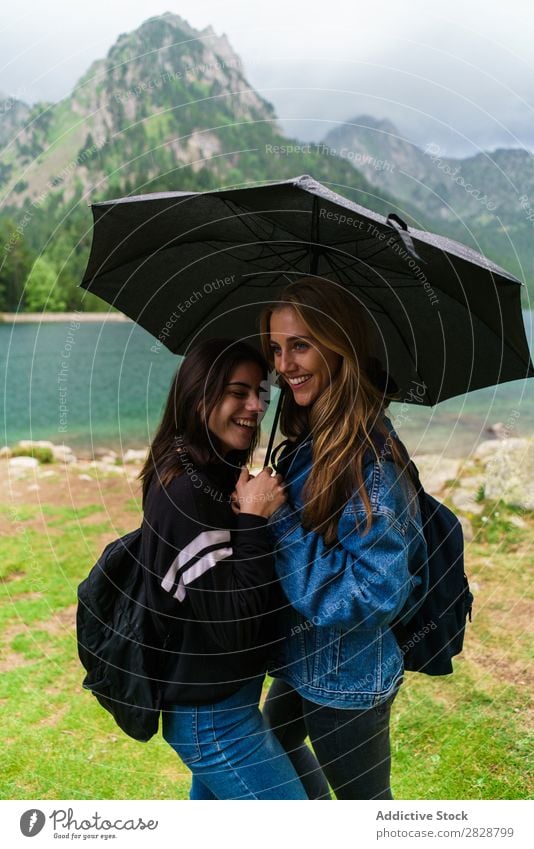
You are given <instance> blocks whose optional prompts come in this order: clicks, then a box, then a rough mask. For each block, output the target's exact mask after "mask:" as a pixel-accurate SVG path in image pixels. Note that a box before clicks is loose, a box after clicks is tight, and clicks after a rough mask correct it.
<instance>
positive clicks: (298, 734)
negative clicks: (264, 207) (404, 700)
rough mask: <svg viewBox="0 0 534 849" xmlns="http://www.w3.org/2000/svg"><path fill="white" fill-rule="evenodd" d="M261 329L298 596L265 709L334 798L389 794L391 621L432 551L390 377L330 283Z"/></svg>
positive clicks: (395, 659)
mask: <svg viewBox="0 0 534 849" xmlns="http://www.w3.org/2000/svg"><path fill="white" fill-rule="evenodd" d="M261 333H262V343H263V346H264V353H265V355H266V357H267V359H268V360H269V363H270V365H271V367H273V366H274V368H275V369H276V371H277V372H278V375H279V383H280V385H281V392H282V404H281V417H280V427H281V431H282V434H283V435H284V436H285V437H286V440H285V442H284V443H282V445H281V446H278V449H277V450H276V452H275V457H276V459H275V460H274V465H275V467H276V469H277V471H278V472H279V473H280V474H281V475H282V476H283V478H284V483H285V485H286V494H287V496H288V500H287V503H285V504H283V505H282V506H281V507H279V508H278V509H277V510H276V511H275V512H274V513H273V514H272V515H271V517H270V518H269V520H268V527H269V530H270V534H271V539H272V541H273V543H274V546H275V566H276V571H277V574H278V577H279V580H280V583H281V586H282V589H283V591H284V594H285V596H286V598H287V600H288V602H289V604H288V605H287V607H286V608H285V620H286V624H285V634H286V639H285V640H284V642H283V644H282V646H283V650H282V651H281V652H280V656H279V657H277V658H276V661H275V662H274V663H273V664H272V669H271V674H272V675H273V676H274V677H275V678H276V679H277V680H275V682H274V683H273V685H272V687H271V690H270V693H269V697H268V700H267V704H266V708H265V711H264V713H265V716H266V718H267V721H268V722H269V724H270V726H271V728H272V729H273V731H274V732H275V734H276V735H277V737H278V739H279V740H280V742H281V743H282V745H283V746H284V748H285V749H286V751H287V752H288V755H289V757H290V758H291V760H292V762H293V765H294V766H295V768H296V770H297V772H298V773H299V774H300V776H301V779H302V780H303V781H304V782H305V783H306V782H307V781H309V780H310V774H311V773H312V772H313V771H315V773H316V772H317V768H316V766H315V768H314V759H313V757H312V755H311V753H310V752H309V750H308V749H307V747H306V746H305V745H304V740H305V738H306V736H309V737H310V740H311V742H312V745H313V747H314V750H315V754H316V755H317V758H318V761H319V763H320V765H321V768H322V771H323V773H324V775H325V776H326V778H327V779H328V781H329V783H330V786H331V787H332V789H333V790H334V792H335V794H336V796H337V798H338V799H391V798H392V795H391V789H390V743H389V717H390V708H391V704H392V702H393V700H394V698H395V695H396V693H397V692H398V689H399V687H400V685H401V682H402V674H403V662H402V653H401V650H400V648H399V645H398V643H397V641H396V639H395V636H394V634H393V631H392V629H391V627H390V626H391V624H392V623H393V622H394V620H395V619H397V618H398V617H399V616H400V615H401V614H402V612H403V610H406V609H408V608H409V607H410V608H411V607H412V606H413V605H414V604H417V602H418V599H419V598H422V596H423V594H424V592H425V591H426V586H425V578H424V575H425V574H426V569H425V567H426V556H427V554H426V543H425V539H424V536H423V532H422V527H421V516H420V512H419V507H418V503H417V497H416V491H415V488H414V486H413V482H412V481H411V478H410V474H409V467H408V464H409V460H408V458H407V455H406V454H405V451H404V450H403V446H402V445H401V443H400V442H398V439H397V437H396V434H395V432H394V431H393V428H392V425H391V422H390V421H389V419H388V418H387V417H386V416H385V413H384V409H385V406H386V405H387V403H388V402H389V400H390V397H391V387H390V385H388V383H387V381H385V380H384V379H383V378H381V377H380V375H379V373H378V370H377V367H376V366H377V360H376V359H374V358H373V357H372V355H371V349H370V343H369V333H368V327H367V321H366V318H365V315H364V311H363V309H362V307H361V306H360V304H359V303H358V301H357V300H356V298H355V297H354V296H353V295H351V294H350V293H349V292H347V291H346V290H345V289H343V288H342V287H341V286H339V285H337V284H335V283H332V282H330V281H325V280H323V279H316V278H311V277H307V278H301V279H299V280H296V281H294V282H293V283H290V284H289V285H288V286H287V287H286V288H285V289H284V290H283V291H282V293H281V294H280V296H279V297H278V299H277V300H276V301H275V302H274V303H273V304H271V305H270V306H269V307H267V308H266V309H265V310H264V311H263V314H262V317H261ZM381 382H382V385H381ZM415 572H419V574H418V575H417V576H416V575H415ZM422 576H423V577H422ZM323 797H324V798H328V793H327V791H326V790H325V792H324V794H323Z"/></svg>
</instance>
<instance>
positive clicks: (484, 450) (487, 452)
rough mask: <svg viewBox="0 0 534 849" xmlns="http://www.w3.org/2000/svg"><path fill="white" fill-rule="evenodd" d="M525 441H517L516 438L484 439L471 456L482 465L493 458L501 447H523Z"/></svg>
mask: <svg viewBox="0 0 534 849" xmlns="http://www.w3.org/2000/svg"><path fill="white" fill-rule="evenodd" d="M527 441H528V440H526V439H519V438H517V437H514V438H510V439H506V440H503V439H486V440H485V441H484V442H481V443H480V444H479V445H477V447H476V448H475V451H474V453H473V456H474V457H476V459H477V460H480V461H481V462H482V463H485V462H487V461H488V460H489V458H490V457H493V455H494V454H497V453H498V452H499V451H500V449H501V448H502V446H503V445H515V446H517V447H520V446H522V445H524V443H525V442H527Z"/></svg>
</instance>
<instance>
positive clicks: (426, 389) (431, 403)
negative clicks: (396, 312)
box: [336, 269, 435, 406]
mask: <svg viewBox="0 0 534 849" xmlns="http://www.w3.org/2000/svg"><path fill="white" fill-rule="evenodd" d="M343 270H344V269H341V272H342V271H343ZM336 273H337V272H336ZM371 288H373V287H372V286H371ZM366 297H367V298H368V299H369V300H370V301H372V302H373V304H374V305H375V306H376V307H378V311H379V312H382V313H384V309H383V307H381V305H380V304H379V303H377V301H376V299H375V298H373V297H372V295H370V294H369V292H368V290H366ZM387 317H388V320H389V321H391V323H392V325H393V327H394V328H395V330H396V332H397V336H398V338H399V339H400V340H401V342H402V344H403V346H404V348H405V350H406V351H407V353H408V358H409V360H410V362H411V363H412V365H413V368H414V371H415V373H416V375H417V376H418V377H419V379H420V380H421V383H422V384H423V385H424V387H425V392H426V395H427V397H428V399H429V401H430V406H433V405H434V403H435V402H433V401H432V399H431V395H430V392H429V391H428V386H427V384H426V382H425V381H424V380H423V376H422V375H421V373H420V371H419V369H418V368H417V365H416V363H415V361H414V358H413V355H412V352H411V350H410V348H409V347H408V345H407V344H406V341H405V339H404V335H403V334H402V333H401V331H400V330H399V327H398V326H397V323H396V322H395V321H394V320H393V318H392V316H391V314H390V313H387Z"/></svg>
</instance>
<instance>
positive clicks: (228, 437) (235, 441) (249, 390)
mask: <svg viewBox="0 0 534 849" xmlns="http://www.w3.org/2000/svg"><path fill="white" fill-rule="evenodd" d="M264 380H265V377H264V374H263V372H262V370H261V368H260V366H259V365H258V363H254V362H249V363H241V364H240V365H238V366H236V367H235V369H234V370H233V371H232V373H231V375H230V377H229V380H228V383H227V384H226V386H225V389H224V395H223V397H222V398H221V399H220V401H219V402H218V403H217V404H216V405H215V407H214V408H213V410H212V411H211V413H210V416H209V418H208V428H209V430H210V431H211V433H212V434H213V435H214V436H216V437H218V439H219V440H220V443H221V450H222V453H223V456H226V454H227V453H228V451H247V450H248V448H249V447H250V443H251V441H252V437H253V436H254V433H255V432H256V428H257V427H258V425H259V423H260V421H261V418H262V415H263V413H264V412H265V402H264V401H263V400H262V396H263V395H264V388H265V383H264Z"/></svg>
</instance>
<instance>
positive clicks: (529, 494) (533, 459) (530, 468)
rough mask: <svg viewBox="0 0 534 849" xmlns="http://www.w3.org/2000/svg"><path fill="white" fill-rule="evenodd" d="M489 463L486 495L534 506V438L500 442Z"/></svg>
mask: <svg viewBox="0 0 534 849" xmlns="http://www.w3.org/2000/svg"><path fill="white" fill-rule="evenodd" d="M497 446H498V450H496V451H494V452H492V453H491V456H490V457H489V459H488V462H487V464H486V474H485V483H484V490H485V496H486V498H489V499H492V500H499V499H502V500H503V501H504V502H506V503H507V504H511V505H512V506H514V507H522V508H523V509H525V510H534V438H533V439H505V440H503V441H500V442H498V443H497Z"/></svg>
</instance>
